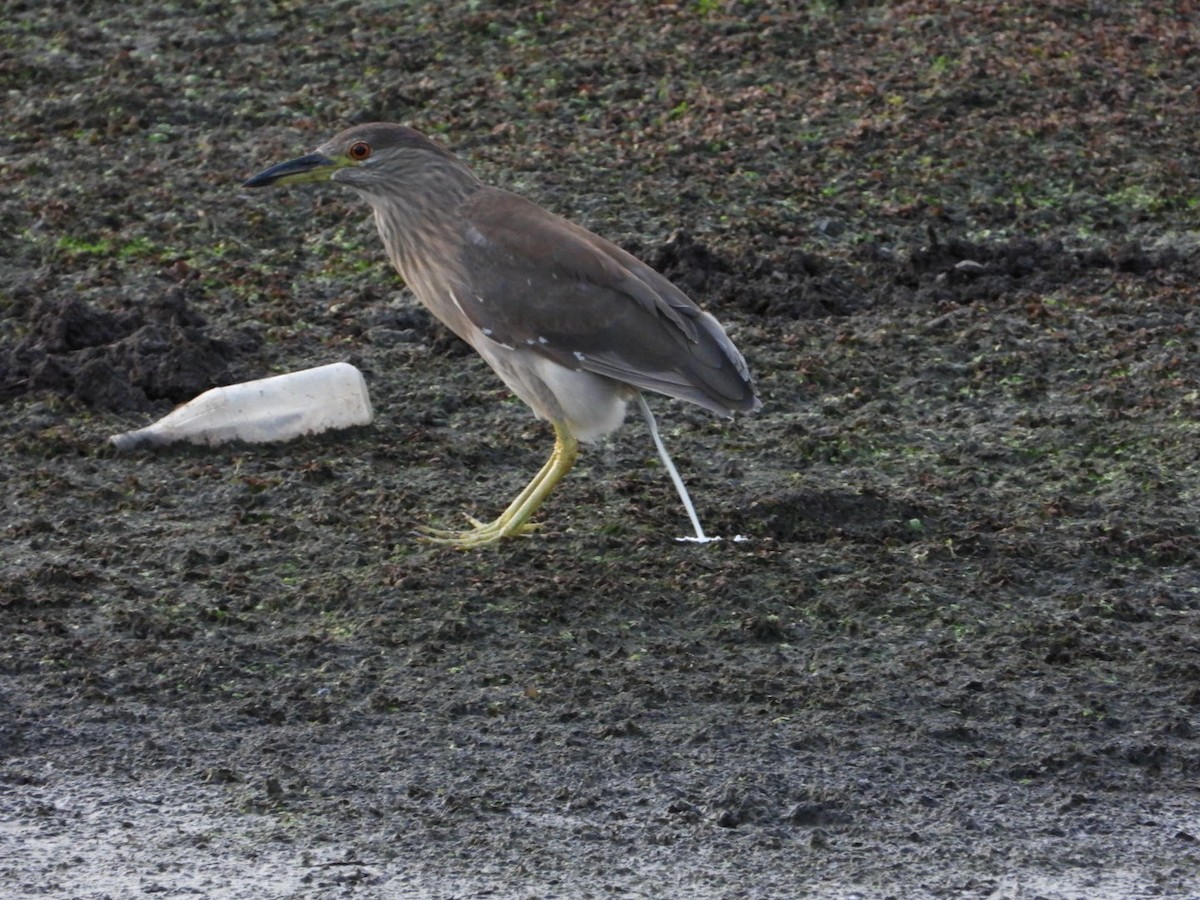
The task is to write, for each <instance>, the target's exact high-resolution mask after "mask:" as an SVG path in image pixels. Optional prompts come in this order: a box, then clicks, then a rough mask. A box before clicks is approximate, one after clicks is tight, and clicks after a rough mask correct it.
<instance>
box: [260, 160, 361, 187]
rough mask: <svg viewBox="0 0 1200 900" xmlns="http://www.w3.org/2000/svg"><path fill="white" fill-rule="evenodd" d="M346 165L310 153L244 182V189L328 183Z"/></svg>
mask: <svg viewBox="0 0 1200 900" xmlns="http://www.w3.org/2000/svg"><path fill="white" fill-rule="evenodd" d="M345 165H346V163H339V162H338V161H337V160H334V159H330V158H329V157H328V156H325V155H324V154H321V153H310V154H308V156H301V157H299V158H297V159H289V160H288V161H287V162H282V163H280V164H279V165H277V166H271V168H269V169H267V170H266V171H265V172H259V173H258V174H257V175H255V176H254V177H253V178H249V179H247V180H246V181H245V182H243V184H242V187H248V188H257V187H267V186H268V185H272V184H307V183H309V182H312V181H328V180H329V178H330V176H332V175H333V173H334V172H336V171H337V170H338V169H340V168H342V167H343V166H345Z"/></svg>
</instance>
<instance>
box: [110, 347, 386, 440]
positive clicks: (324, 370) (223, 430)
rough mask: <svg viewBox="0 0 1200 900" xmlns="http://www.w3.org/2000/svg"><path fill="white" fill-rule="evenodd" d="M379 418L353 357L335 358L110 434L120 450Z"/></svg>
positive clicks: (275, 436)
mask: <svg viewBox="0 0 1200 900" xmlns="http://www.w3.org/2000/svg"><path fill="white" fill-rule="evenodd" d="M372 418H373V413H372V411H371V400H370V397H369V396H368V395H367V383H366V381H365V380H364V379H363V376H362V372H360V371H359V370H358V369H356V368H355V367H354V366H352V365H350V364H349V363H333V364H332V365H328V366H318V367H317V368H315V369H304V370H302V371H300V372H289V373H287V374H286V375H274V376H272V377H270V378H261V379H259V380H257V381H246V382H243V383H242V384H231V385H229V386H227V387H219V388H213V389H212V390H210V391H205V392H204V393H203V394H201V395H200V396H199V397H197V398H196V399H194V400H191V401H189V402H188V403H185V404H183V405H182V406H180V407H177V408H176V409H174V410H173V411H171V412H169V413H167V415H165V416H163V417H162V418H161V419H159V420H158V421H157V422H155V423H154V424H153V425H149V426H147V427H145V428H139V429H138V430H136V431H127V432H125V433H124V434H116V435H113V436H112V437H111V438H109V440H110V441H112V442H113V444H115V445H116V447H117V449H118V450H132V449H133V448H135V447H142V446H147V445H149V446H161V445H163V444H170V443H174V442H175V441H190V442H191V443H193V444H210V445H212V444H220V443H224V442H225V441H246V442H248V443H253V444H258V443H266V442H268V441H287V440H291V439H292V438H294V437H299V436H300V435H303V434H316V433H318V432H321V431H326V430H328V429H330V428H349V427H350V426H352V425H367V424H369V423H370V421H371V419H372Z"/></svg>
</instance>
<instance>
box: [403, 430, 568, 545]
mask: <svg viewBox="0 0 1200 900" xmlns="http://www.w3.org/2000/svg"><path fill="white" fill-rule="evenodd" d="M578 455H579V441H577V440H576V439H575V436H574V435H572V434H571V433H570V431H568V430H567V428H566V426H564V425H559V424H555V426H554V452H553V453H551V454H550V458H549V459H548V460H546V464H545V465H544V466H542V468H541V470H540V471H539V472H538V473H537V474H536V475H534V476H533V480H532V481H530V482H529V484H527V485H525V489H524V490H523V491H521V493H519V494H518V495H517V498H516V499H515V500H513V502H512V503H510V504H509V505H508V509H506V510H504V512H502V513H501V514H500V516H499V517H498V518H497V519H496V521H494V522H480V521H479V520H478V519H473V518H471V517H470V516H467V521H468V522H470V523H471V524H472V525H473V526H474V527H473V528H472V529H471V530H469V531H446V530H443V529H441V528H419V529H417V531H418V533H419V534H420V536H421V540H423V541H428V542H429V543H431V544H452V545H454V546H456V547H460V548H462V549H464V550H468V549H470V548H472V547H482V546H484V545H486V544H493V543H495V542H496V541H498V540H500V539H501V538H506V537H519V536H521V535H527V534H529V533H530V532H532V531H534V530H536V529H537V527H538V526H537V525H531V524H530V523H529V520H530V518H532V516H533V514H534V513H535V512H537V511H538V508H539V507H540V506H541V505H542V503H544V502H545V500H546V498H547V497H548V496H550V492H551V491H552V490H554V486H555V485H556V484H558V483H559V481H561V480H562V477H563V476H564V475H566V474H567V473H568V472H569V471H571V466H573V465H574V464H575V457H577V456H578Z"/></svg>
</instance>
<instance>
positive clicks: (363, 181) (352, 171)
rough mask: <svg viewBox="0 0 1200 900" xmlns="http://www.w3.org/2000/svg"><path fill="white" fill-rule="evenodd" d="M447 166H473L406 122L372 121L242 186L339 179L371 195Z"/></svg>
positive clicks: (407, 188)
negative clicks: (464, 162) (404, 123)
mask: <svg viewBox="0 0 1200 900" xmlns="http://www.w3.org/2000/svg"><path fill="white" fill-rule="evenodd" d="M446 169H453V170H457V171H458V172H459V173H460V174H461V173H466V175H467V176H468V177H470V178H473V177H474V176H471V175H470V173H469V170H467V168H466V167H465V166H464V165H463V164H462V163H460V162H459V161H458V159H457V158H456V157H455V156H454V155H453V154H452V153H450V151H449V150H446V149H445V148H444V147H441V146H439V145H438V144H435V143H434V142H433V141H431V140H430V139H429V138H427V137H425V135H423V134H421V132H419V131H416V130H414V129H412V128H408V127H406V126H404V125H392V124H389V123H386V122H372V123H370V124H367V125H355V126H354V127H353V128H347V129H346V130H345V131H343V132H341V133H340V134H338V135H336V136H334V137H333V138H332V139H331V140H329V141H327V142H326V143H324V144H322V145H321V146H320V147H318V148H317V149H316V151H315V152H314V153H310V154H308V155H307V156H301V157H298V158H296V159H291V160H288V161H287V162H283V163H279V165H276V166H272V167H271V168H269V169H267V170H266V171H263V172H259V173H258V174H257V175H255V176H254V177H253V178H250V179H248V180H247V181H246V182H245V184H244V186H245V187H251V188H257V187H267V186H268V185H275V184H307V183H311V182H316V181H335V182H337V183H339V184H344V185H346V186H347V187H352V188H355V189H356V190H358V191H359V192H361V193H362V194H364V195H366V196H367V197H368V198H371V197H374V196H379V195H382V194H386V193H389V192H392V191H399V190H405V191H406V192H407V191H411V190H412V188H413V186H414V185H419V184H420V183H421V181H422V179H423V178H425V177H426V176H432V175H433V174H434V173H436V172H442V171H445V170H446Z"/></svg>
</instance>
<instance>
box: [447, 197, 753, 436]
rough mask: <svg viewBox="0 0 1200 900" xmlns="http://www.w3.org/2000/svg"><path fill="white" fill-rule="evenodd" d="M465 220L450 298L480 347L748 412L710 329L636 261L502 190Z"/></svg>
mask: <svg viewBox="0 0 1200 900" xmlns="http://www.w3.org/2000/svg"><path fill="white" fill-rule="evenodd" d="M466 214H467V219H468V221H469V222H470V223H471V225H470V227H469V228H468V232H467V235H466V240H465V241H464V243H463V247H462V251H461V252H462V254H463V259H462V262H463V264H464V265H463V266H462V269H461V271H463V272H468V273H472V276H471V280H470V282H469V283H468V284H466V285H464V286H463V287H464V289H463V290H462V291H460V292H456V297H457V299H458V302H459V305H460V306H461V307H462V308H463V312H464V313H465V314H466V315H467V316H468V317H469V318H470V319H471V320H472V322H474V323H475V325H476V326H478V327H479V328H480V329H481V330H482V331H483V333H484V334H485V335H487V336H488V337H489V338H491V339H492V340H494V341H498V342H499V343H501V344H506V345H508V346H510V347H513V348H518V349H527V350H530V351H532V352H536V353H538V354H540V355H542V356H545V357H547V358H550V359H553V360H554V361H555V362H557V363H559V364H560V365H563V366H567V367H569V368H572V369H583V370H587V371H591V372H596V373H597V374H601V375H606V376H608V377H610V378H614V379H616V380H617V381H622V382H625V383H627V384H631V385H634V386H635V387H638V388H643V389H646V390H652V391H657V392H659V393H662V394H667V395H668V396H672V397H678V398H679V399H682V400H688V401H690V402H692V403H697V404H699V405H700V406H703V407H705V408H707V409H711V410H713V411H715V412H718V413H722V414H728V413H729V412H731V411H732V410H735V409H736V410H746V409H752V408H754V407H755V406H756V405H757V400H756V399H755V397H754V391H753V388H752V387H751V385H750V377H749V372H748V370H747V368H746V363H745V361H744V360H743V359H742V356H741V354H740V353H739V352H738V351H737V348H735V347H734V346H733V343H732V342H731V341H730V340H729V338H728V337H727V336H726V334H725V332H724V330H723V329H722V328H721V326H720V324H718V322H717V321H716V319H714V318H713V317H712V316H710V315H708V314H707V313H705V312H703V311H702V310H701V309H700V308H699V307H697V306H696V304H695V303H693V302H692V301H691V300H690V299H688V297H687V296H686V295H685V294H684V293H683V292H682V291H680V290H679V289H678V288H677V287H675V286H674V285H673V284H671V282H669V281H668V280H667V279H666V278H664V277H663V276H661V275H659V274H658V273H657V272H655V271H654V270H653V269H652V268H650V267H649V266H647V265H646V264H645V263H643V262H641V261H640V260H638V259H637V258H635V257H634V256H631V255H630V254H628V253H626V252H625V251H623V250H621V249H620V248H619V247H617V246H616V245H614V244H612V243H610V242H608V241H606V240H604V239H603V238H601V237H598V236H596V235H594V234H592V233H591V232H589V231H587V230H586V229H583V228H580V227H579V226H577V225H574V224H572V223H570V222H568V221H566V220H565V219H562V218H560V217H558V216H555V215H554V214H553V213H550V212H547V211H546V210H544V209H542V208H541V207H539V206H537V205H535V204H533V203H530V202H529V201H527V200H524V199H522V198H520V197H517V196H516V195H514V194H510V193H507V192H505V191H500V190H495V189H485V190H483V191H480V192H478V193H477V194H476V195H474V197H473V198H472V200H471V201H470V203H469V206H468V208H467V210H466Z"/></svg>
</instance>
